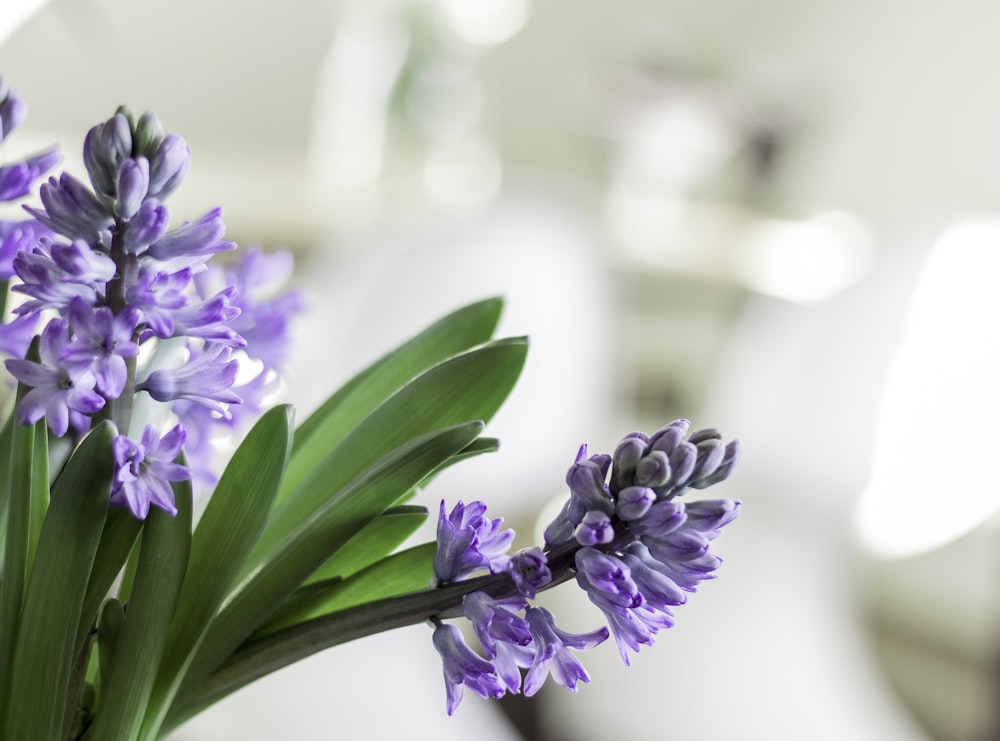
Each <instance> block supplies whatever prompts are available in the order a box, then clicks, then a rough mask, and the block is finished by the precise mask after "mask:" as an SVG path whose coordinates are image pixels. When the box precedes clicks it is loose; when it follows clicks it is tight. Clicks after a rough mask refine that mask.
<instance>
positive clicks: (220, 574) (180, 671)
mask: <svg viewBox="0 0 1000 741" xmlns="http://www.w3.org/2000/svg"><path fill="white" fill-rule="evenodd" d="M291 446H292V409H291V407H289V406H287V405H286V406H279V407H275V408H274V409H271V410H269V411H268V412H266V413H265V414H264V415H263V416H262V417H261V418H260V419H259V420H258V421H257V424H256V425H254V427H253V429H252V430H250V433H249V434H248V435H247V436H246V438H245V439H244V440H243V443H242V444H241V445H240V446H239V448H237V450H236V452H235V453H234V454H233V457H232V459H231V460H230V462H229V465H228V466H226V470H225V472H224V473H223V474H222V478H221V479H220V480H219V483H218V485H217V486H216V488H215V492H214V493H213V495H212V498H211V499H210V500H209V503H208V506H207V507H206V509H205V512H204V514H203V515H202V517H201V519H200V520H199V522H198V527H197V530H195V533H194V537H193V539H192V542H191V556H190V559H189V561H188V567H187V572H186V574H185V577H184V585H183V587H182V589H181V594H180V598H179V601H178V605H177V612H176V614H175V616H174V621H173V624H172V625H171V628H170V635H169V639H168V641H167V646H166V649H165V651H164V654H163V662H162V664H161V667H160V672H159V674H158V676H157V678H156V683H155V685H154V687H153V693H152V695H151V698H150V702H149V712H148V713H147V716H146V722H145V724H144V734H145V735H146V736H148V737H150V738H155V737H156V735H157V734H158V729H159V726H160V723H161V722H162V721H163V718H164V716H165V714H166V711H167V708H168V707H169V706H170V702H171V701H172V699H173V696H174V694H175V693H176V692H177V689H178V687H179V686H180V683H181V680H182V679H183V677H184V675H185V673H186V672H187V668H188V665H189V662H190V661H191V658H192V656H193V655H194V651H195V649H196V647H197V646H198V645H199V643H200V642H201V640H202V639H203V638H204V635H205V631H206V628H207V626H208V624H209V621H210V620H211V618H212V616H213V615H214V614H215V612H216V611H217V610H218V609H219V605H220V604H222V601H223V599H224V598H225V597H226V594H227V593H228V592H229V590H230V588H231V587H232V585H233V581H234V579H235V578H236V575H237V573H238V572H239V570H240V568H241V567H242V566H243V563H244V561H245V560H246V558H247V556H248V555H249V553H250V551H251V549H252V548H253V545H254V543H255V542H256V540H257V538H258V536H259V534H260V532H261V531H262V529H263V527H264V523H265V521H266V520H267V516H268V513H269V512H270V511H271V508H272V506H273V504H274V497H275V495H276V494H277V491H278V486H279V484H280V483H281V477H282V475H283V474H284V471H285V466H286V464H287V462H288V455H289V452H290V450H291Z"/></svg>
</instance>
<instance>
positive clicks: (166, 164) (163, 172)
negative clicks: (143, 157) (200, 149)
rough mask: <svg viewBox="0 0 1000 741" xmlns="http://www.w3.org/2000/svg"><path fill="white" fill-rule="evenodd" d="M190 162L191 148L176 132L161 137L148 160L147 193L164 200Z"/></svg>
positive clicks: (176, 184) (177, 184)
mask: <svg viewBox="0 0 1000 741" xmlns="http://www.w3.org/2000/svg"><path fill="white" fill-rule="evenodd" d="M190 164H191V150H190V149H188V145H187V143H186V142H185V141H184V139H183V138H181V137H180V136H178V135H177V134H167V135H166V136H165V137H163V140H162V141H161V142H160V145H159V146H158V147H157V148H156V152H155V153H154V154H153V156H152V157H151V158H150V161H149V195H150V196H153V197H155V198H159V199H160V200H165V199H166V197H167V196H169V195H170V194H171V193H173V192H174V191H175V190H177V188H178V187H179V186H180V184H181V182H182V181H183V180H184V176H185V175H186V174H187V170H188V165H190Z"/></svg>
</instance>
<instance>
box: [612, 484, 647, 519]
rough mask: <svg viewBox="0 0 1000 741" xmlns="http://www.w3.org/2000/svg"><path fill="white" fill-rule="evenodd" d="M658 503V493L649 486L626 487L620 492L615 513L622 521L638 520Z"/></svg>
mask: <svg viewBox="0 0 1000 741" xmlns="http://www.w3.org/2000/svg"><path fill="white" fill-rule="evenodd" d="M654 502H656V492H655V491H653V490H652V489H650V488H649V487H648V486H626V487H625V488H624V489H622V490H621V491H620V492H618V499H617V505H616V507H615V512H616V513H617V514H618V517H620V518H621V519H622V520H625V521H629V520H638V519H639V518H641V517H642V516H643V515H645V514H646V513H647V512H649V508H650V507H652V506H653V503H654Z"/></svg>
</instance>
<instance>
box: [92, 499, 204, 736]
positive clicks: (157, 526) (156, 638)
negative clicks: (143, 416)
mask: <svg viewBox="0 0 1000 741" xmlns="http://www.w3.org/2000/svg"><path fill="white" fill-rule="evenodd" d="M173 488H174V497H175V500H176V502H177V515H176V516H171V515H169V514H167V513H166V512H164V511H163V510H161V509H159V508H155V507H154V508H153V509H152V510H151V511H150V513H149V517H148V518H147V519H146V524H145V526H144V528H143V533H142V549H141V552H140V554H139V565H138V568H137V570H136V576H135V582H134V586H133V588H132V594H131V597H130V599H129V603H128V613H127V614H126V616H125V625H124V626H123V627H122V630H121V634H120V636H119V638H118V641H117V646H116V649H115V652H114V655H113V657H112V662H111V667H110V671H109V672H108V675H107V678H106V680H105V683H104V685H103V687H102V692H101V705H100V708H99V709H98V713H97V719H96V721H95V722H94V724H93V726H91V728H90V732H89V735H88V736H87V738H88V739H89V740H90V741H105V740H107V741H118V740H119V739H133V738H137V737H138V734H139V731H140V729H141V728H142V722H143V719H144V717H145V711H146V702H147V701H148V699H149V695H150V693H151V692H152V689H153V681H154V680H155V679H156V672H157V669H158V668H159V665H160V658H161V655H162V652H163V647H164V645H165V643H166V640H167V633H168V631H169V629H170V621H171V620H172V619H173V616H174V608H175V607H176V605H177V598H178V596H179V594H180V589H181V583H182V581H183V578H184V571H185V568H186V567H187V561H188V553H189V551H190V547H191V509H192V507H191V484H190V482H188V481H181V482H177V483H175V484H174V485H173Z"/></svg>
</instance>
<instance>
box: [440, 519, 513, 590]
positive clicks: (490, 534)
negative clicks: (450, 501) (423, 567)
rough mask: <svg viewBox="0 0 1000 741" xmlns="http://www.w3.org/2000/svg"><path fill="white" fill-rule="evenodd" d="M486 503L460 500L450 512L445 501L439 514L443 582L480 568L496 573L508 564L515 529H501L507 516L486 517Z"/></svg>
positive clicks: (453, 579)
mask: <svg viewBox="0 0 1000 741" xmlns="http://www.w3.org/2000/svg"><path fill="white" fill-rule="evenodd" d="M485 514H486V505H485V504H483V503H482V502H472V503H470V504H469V505H465V504H463V503H462V502H459V503H458V504H456V505H455V508H454V509H452V511H451V514H447V512H446V509H445V503H444V500H442V501H441V509H440V513H439V515H438V525H437V552H436V553H435V554H434V574H435V576H436V577H437V580H438V582H439V583H444V582H451V581H456V580H458V579H462V578H464V577H466V576H468V575H469V574H471V573H473V572H475V571H478V570H479V569H484V568H485V569H489V570H490V571H491V572H492V573H494V574H496V573H498V572H500V571H503V570H504V569H505V568H506V566H507V563H508V560H509V557H508V556H507V550H508V549H509V548H510V544H511V542H512V541H513V540H514V531H513V530H510V529H508V530H500V526H501V525H502V524H503V519H502V518H500V517H497V518H495V519H492V520H491V519H490V518H488V517H485Z"/></svg>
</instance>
